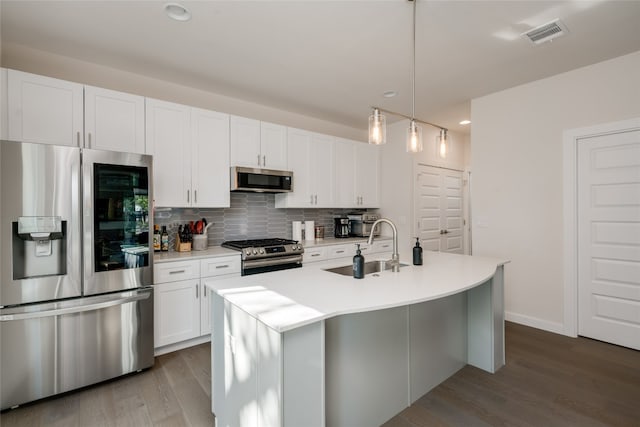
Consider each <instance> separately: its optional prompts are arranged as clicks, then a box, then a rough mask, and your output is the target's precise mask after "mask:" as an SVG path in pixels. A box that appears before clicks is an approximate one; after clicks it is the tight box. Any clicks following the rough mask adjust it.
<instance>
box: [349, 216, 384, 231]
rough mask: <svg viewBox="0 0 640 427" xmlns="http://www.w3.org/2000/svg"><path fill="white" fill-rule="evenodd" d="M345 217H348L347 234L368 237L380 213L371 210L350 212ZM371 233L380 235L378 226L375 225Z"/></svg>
mask: <svg viewBox="0 0 640 427" xmlns="http://www.w3.org/2000/svg"><path fill="white" fill-rule="evenodd" d="M347 217H348V219H349V230H350V231H349V235H350V236H353V237H369V234H371V228H372V227H373V223H374V222H376V221H377V220H379V219H380V215H378V214H376V213H371V212H362V213H361V212H358V213H350V214H349V215H347ZM373 235H374V236H379V235H380V226H376V229H375V230H374V232H373Z"/></svg>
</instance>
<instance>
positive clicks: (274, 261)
mask: <svg viewBox="0 0 640 427" xmlns="http://www.w3.org/2000/svg"><path fill="white" fill-rule="evenodd" d="M301 263H302V255H291V256H280V257H276V258H268V259H256V260H249V261H244V262H243V264H242V268H243V269H244V270H247V269H250V268H256V267H269V266H271V265H280V264H301Z"/></svg>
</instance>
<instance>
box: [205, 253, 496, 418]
mask: <svg viewBox="0 0 640 427" xmlns="http://www.w3.org/2000/svg"><path fill="white" fill-rule="evenodd" d="M425 258H426V259H425V261H426V262H425V265H423V266H419V267H414V266H407V267H403V268H402V270H401V271H400V272H399V273H392V272H389V271H387V272H382V273H380V274H379V275H378V276H375V277H369V276H367V277H366V278H365V279H363V280H354V279H352V278H349V277H342V276H337V275H335V274H334V273H330V272H327V271H324V269H325V268H328V267H333V266H335V265H336V263H335V262H333V263H324V264H323V265H318V266H316V265H314V266H310V267H303V268H301V269H296V270H287V271H282V272H274V273H268V274H262V275H256V276H249V277H243V278H238V279H231V280H229V281H225V282H223V283H220V282H219V281H218V282H211V283H207V286H208V287H209V288H210V289H211V290H212V291H213V292H214V293H213V302H212V316H213V317H212V318H213V336H212V376H213V381H212V411H213V413H214V414H215V416H216V426H217V427H227V426H228V427H249V426H260V427H264V426H270V427H275V426H286V427H289V426H292V427H298V426H305V427H307V426H309V427H312V426H331V427H334V426H335V427H340V426H345V427H359V426H362V427H369V426H377V425H381V424H383V423H384V422H385V421H387V420H389V419H390V418H392V417H393V416H395V415H396V414H397V413H399V412H401V411H402V410H403V409H405V408H406V407H407V406H410V405H411V404H412V403H413V402H415V401H416V400H417V399H419V398H420V397H421V396H422V395H424V394H425V393H427V392H428V391H429V390H431V389H432V388H434V387H435V386H437V385H438V384H440V383H441V382H443V381H444V380H446V379H447V378H448V377H450V376H451V375H453V374H454V373H455V372H456V371H458V370H459V369H460V368H462V367H463V366H464V365H465V364H470V365H473V366H476V367H478V368H480V369H483V370H485V371H488V372H491V373H494V372H495V371H497V370H498V369H499V368H500V367H501V366H503V365H504V308H503V290H504V264H505V262H504V261H501V260H496V259H490V258H482V257H470V256H462V255H451V254H441V253H430V252H428V253H426V257H425ZM343 263H344V262H343Z"/></svg>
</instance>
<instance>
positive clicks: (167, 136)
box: [146, 98, 191, 207]
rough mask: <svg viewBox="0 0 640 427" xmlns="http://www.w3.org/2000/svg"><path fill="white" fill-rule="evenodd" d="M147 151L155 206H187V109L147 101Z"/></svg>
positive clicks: (189, 176)
mask: <svg viewBox="0 0 640 427" xmlns="http://www.w3.org/2000/svg"><path fill="white" fill-rule="evenodd" d="M146 128H147V147H148V151H149V154H152V155H153V192H154V199H155V205H156V206H163V207H179V206H190V202H191V143H190V138H191V135H190V131H191V123H190V108H189V107H187V106H185V105H180V104H174V103H171V102H165V101H159V100H157V99H150V98H147V100H146Z"/></svg>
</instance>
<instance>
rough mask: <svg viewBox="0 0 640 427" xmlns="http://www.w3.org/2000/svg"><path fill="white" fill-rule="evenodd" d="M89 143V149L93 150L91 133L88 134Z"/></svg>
mask: <svg viewBox="0 0 640 427" xmlns="http://www.w3.org/2000/svg"><path fill="white" fill-rule="evenodd" d="M87 141H88V147H89V148H93V147H91V132H89V133H88V134H87Z"/></svg>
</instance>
